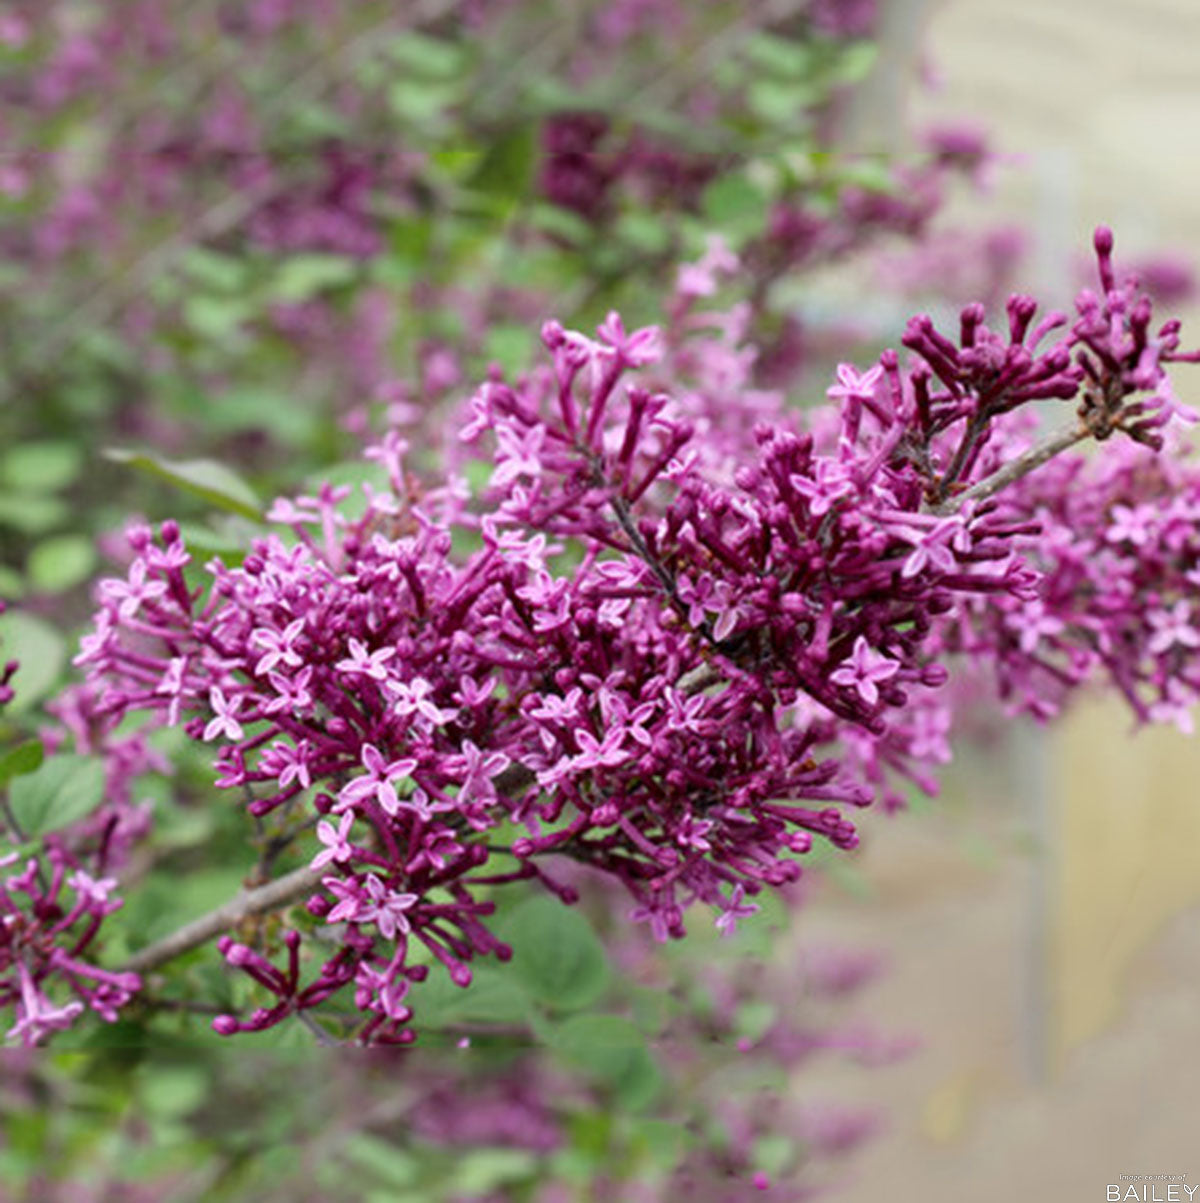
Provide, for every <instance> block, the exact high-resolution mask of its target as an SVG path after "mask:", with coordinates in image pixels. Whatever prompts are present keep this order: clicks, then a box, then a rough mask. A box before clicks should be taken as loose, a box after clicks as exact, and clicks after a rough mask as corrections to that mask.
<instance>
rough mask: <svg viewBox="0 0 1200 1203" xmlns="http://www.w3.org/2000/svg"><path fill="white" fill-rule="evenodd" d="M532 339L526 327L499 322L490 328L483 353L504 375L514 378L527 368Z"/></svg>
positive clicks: (484, 341)
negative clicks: (495, 363) (497, 365)
mask: <svg viewBox="0 0 1200 1203" xmlns="http://www.w3.org/2000/svg"><path fill="white" fill-rule="evenodd" d="M533 346H534V338H533V334H532V332H531V331H530V329H529V327H528V326H523V325H517V324H514V323H506V322H501V323H499V324H497V325H495V326H492V327H491V328H490V329H489V330H488V332H487V334H486V335H485V336H484V340H483V352H484V354H485V355H486V356H487V357H488V359H494V360H496V362H497V363H499V365H500V366H501V367H502V368H503V369H504V371H505V373H506V374H508V375H510V376H515V375H517V373H519V372H521V371H523V370H524V369H525V368H527V367H528V366H529V360H530V357H531V355H532V353H533Z"/></svg>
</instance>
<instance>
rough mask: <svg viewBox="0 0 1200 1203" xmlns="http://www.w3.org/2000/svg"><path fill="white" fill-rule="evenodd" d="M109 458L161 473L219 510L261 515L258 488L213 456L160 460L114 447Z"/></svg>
mask: <svg viewBox="0 0 1200 1203" xmlns="http://www.w3.org/2000/svg"><path fill="white" fill-rule="evenodd" d="M104 456H105V458H106V459H110V460H112V461H113V462H114V463H118V464H128V465H129V466H130V467H131V468H137V469H138V470H139V471H141V472H145V473H147V474H148V475H150V476H157V477H158V479H159V480H165V481H166V482H167V483H168V484H171V485H174V486H175V487H176V488H177V489H183V490H184V491H185V492H188V493H193V494H195V495H196V496H197V497H201V498H203V499H204V500H205V501H207V502H208V503H209V504H210V505H214V506H216V507H217V508H218V509H223V510H229V511H231V512H232V513H235V514H241V515H242V516H243V517H244V518H256V519H257V518H260V517H261V509H262V506H261V503H260V502H259V500H258V498H257V497H256V496H255V495H254V490H253V489H251V488H250V486H249V485H248V484H246V482H245V481H244V480H242V478H241V477H240V476H238V474H237V473H236V472H234V471H233V469H232V468H227V467H226V466H225V465H224V464H220V463H217V461H216V460H210V459H190V460H169V459H159V458H157V457H155V456H152V455H147V454H145V453H144V452H140V451H126V450H124V449H122V448H119V447H110V448H109V449H108V450H106V451H105V452H104Z"/></svg>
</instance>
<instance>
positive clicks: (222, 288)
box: [181, 246, 248, 292]
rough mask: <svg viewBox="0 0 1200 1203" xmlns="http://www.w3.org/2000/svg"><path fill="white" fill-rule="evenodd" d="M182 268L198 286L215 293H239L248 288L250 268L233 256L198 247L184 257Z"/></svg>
mask: <svg viewBox="0 0 1200 1203" xmlns="http://www.w3.org/2000/svg"><path fill="white" fill-rule="evenodd" d="M181 267H182V268H183V270H184V272H185V273H186V274H187V275H188V276H189V277H190V278H191V279H192V280H194V281H195V282H196V283H197V284H201V285H203V286H204V287H205V288H210V289H212V290H213V291H214V292H239V291H240V290H241V289H243V288H245V286H246V279H247V271H248V266H247V264H246V263H245V261H244V260H242V259H238V258H236V257H235V256H233V255H223V254H221V253H220V252H218V251H210V250H209V249H208V248H207V247H201V246H196V247H192V248H191V250H189V251H188V252H187V254H185V255H184V256H183V259H182V261H181Z"/></svg>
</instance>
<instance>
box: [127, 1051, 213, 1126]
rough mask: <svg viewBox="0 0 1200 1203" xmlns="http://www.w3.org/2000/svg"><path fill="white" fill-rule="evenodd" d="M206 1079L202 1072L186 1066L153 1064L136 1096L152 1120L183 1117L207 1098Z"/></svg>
mask: <svg viewBox="0 0 1200 1203" xmlns="http://www.w3.org/2000/svg"><path fill="white" fill-rule="evenodd" d="M209 1086H210V1083H209V1077H208V1074H207V1073H205V1072H204V1070H203V1069H200V1068H198V1067H193V1066H187V1065H162V1064H156V1065H155V1066H154V1067H153V1069H152V1070H147V1071H146V1073H145V1076H144V1077H143V1079H142V1083H141V1088H140V1090H139V1092H138V1093H139V1095H140V1099H141V1103H142V1106H143V1108H144V1109H145V1110H146V1111H147V1112H149V1113H150V1114H151V1115H153V1116H159V1117H162V1116H171V1117H175V1116H184V1115H187V1114H188V1113H189V1112H191V1111H195V1109H196V1108H197V1107H199V1106H200V1104H201V1103H203V1102H204V1100H205V1098H206V1097H207V1096H208V1091H209Z"/></svg>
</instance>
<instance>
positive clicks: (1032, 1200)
mask: <svg viewBox="0 0 1200 1203" xmlns="http://www.w3.org/2000/svg"><path fill="white" fill-rule="evenodd" d="M914 8H915V9H916V10H924V15H923V18H922V21H924V22H928V30H929V38H928V43H929V45H930V46H931V49H932V55H931V60H932V62H933V63H934V64H935V66H936V68H937V70H938V73H939V74H940V75H941V77H942V81H943V86H942V89H941V90H940V91H939V92H934V93H929V92H924V93H922V92H921V91H920V88H919V86H918V85H917V84H915V83H914V80H913V74H914V73H913V71H912V70H911V64H907V65H906V64H905V63H903V62H899V63H897V64H896V65H895V66H894V69H893V70H891V72H890V73H888V72H885V73H884V88H885V89H888V88H890V89H891V96H892V99H893V101H895V100H896V99H897V98H898V99H899V100H900V101H902V103H893V104H891V105H890V107H889V105H888V104H887V103H886V102H885V103H884V105H883V106H882V107H880V108H878V109H877V110H876V114H877V117H876V119H875V121H874V123H873V124H871V123H869V122H868V123H867V125H868V126H869V134H868V136H867V141H868V142H869V141H870V136H871V135H873V136H874V137H875V138H876V139H877V140H878V141H879V142H880V144H886V142H887V140H888V138H889V137H890V136H891V134H892V132H893V130H894V129H898V128H900V124H901V121H902V119H903V114H902V110H903V108H904V107H905V106H907V111H908V114H909V116H910V117H915V118H916V119H918V120H920V119H925V120H930V119H937V118H945V117H954V118H963V117H970V116H973V117H975V118H977V119H978V120H979V121H980V122H981V123H983V124H984V125H985V126H987V127H988V128H990V129H991V130H992V131H994V133H995V134H996V135H997V139H998V141H999V143H1000V145H1001V146H1002V147H1003V148H1004V149H1006V150H1011V151H1018V152H1022V153H1023V155H1024V156H1025V166H1024V168H1023V169H1022V170H1021V171H1020V172H1016V171H1014V172H1013V173H1011V174H1010V175H1009V176H1008V177H1007V178H1006V179H1005V180H1004V181H1003V182H1002V183H1001V185H1000V188H999V191H998V194H997V197H996V200H995V202H994V204H993V207H992V212H993V213H995V214H998V215H999V214H1005V213H1007V214H1017V215H1020V216H1021V217H1022V219H1023V220H1026V221H1028V222H1029V223H1031V224H1032V226H1033V228H1034V229H1035V231H1036V232H1037V234H1038V243H1039V245H1038V247H1037V248H1036V251H1035V257H1034V265H1033V271H1034V275H1035V279H1034V280H1033V281H1032V282H1031V283H1032V284H1033V285H1034V286H1035V287H1036V285H1037V284H1038V283H1039V282H1040V281H1049V280H1055V279H1058V280H1060V281H1061V279H1062V277H1063V269H1064V266H1065V265H1066V263H1067V262H1068V261H1069V259H1068V252H1067V251H1065V250H1064V249H1063V248H1083V247H1086V246H1087V243H1088V239H1089V236H1090V231H1091V228H1092V226H1093V225H1094V224H1096V223H1097V222H1101V221H1104V222H1108V223H1110V224H1112V225H1113V226H1114V227H1115V228H1116V229H1117V231H1118V252H1120V250H1121V249H1122V248H1124V249H1125V250H1127V251H1129V252H1132V253H1134V254H1143V253H1149V252H1154V251H1160V250H1163V249H1168V248H1174V249H1177V250H1179V251H1182V252H1183V253H1184V254H1185V255H1186V256H1187V257H1188V258H1189V259H1190V261H1191V263H1192V265H1193V267H1200V156H1198V155H1197V153H1196V152H1197V150H1200V0H1121V2H1120V3H1118V2H1117V0H944V2H943V3H940V4H922V3H920V2H916V3H914ZM919 24H920V22H916V21H910V22H909V23H908V27H907V29H906V28H904V27H903V26H900V27H898V28H897V29H896V30H895V31H893V33H894V36H893V37H891V38H889V44H890V45H893V46H903V45H904V44H905V43H906V42H907V43H908V44H916V42H917V39H918V37H919V35H920V29H919V27H918V26H919ZM889 112H890V113H891V114H892V116H891V118H890V119H889ZM960 211H961V212H962V214H963V216H964V218H965V217H966V215H967V214H968V212H970V213H971V214H973V215H977V212H978V206H977V205H972V206H970V207H969V208H968V207H963V208H962V209H961V210H960ZM1059 291H1060V293H1061V288H1060V290H1059ZM1198 316H1200V314H1197V312H1196V310H1195V309H1194V308H1193V309H1192V310H1191V311H1190V313H1189V314H1186V315H1185V318H1186V317H1190V319H1191V320H1190V321H1189V322H1188V323H1187V324H1186V325H1185V333H1186V331H1187V330H1188V328H1189V327H1190V329H1191V331H1192V332H1193V336H1194V337H1195V335H1196V333H1200V321H1197V320H1196V319H1197V317H1198ZM1198 377H1200V373H1197V372H1196V371H1195V370H1193V372H1192V374H1191V375H1190V376H1189V375H1185V374H1183V373H1181V374H1180V375H1179V377H1178V381H1179V391H1180V393H1181V395H1183V396H1185V397H1188V396H1189V395H1190V397H1192V398H1194V397H1195V396H1196V395H1197V393H1200V378H1198ZM1127 730H1128V724H1127V721H1126V719H1125V717H1124V716H1122V715H1120V714H1116V713H1115V712H1112V711H1108V712H1105V711H1096V712H1086V713H1084V714H1082V715H1079V716H1077V717H1076V718H1075V719H1074V720H1073V721H1072V722H1071V723H1070V724H1069V726H1068V728H1067V730H1066V731H1065V732H1064V733H1061V734H1060V735H1059V736H1058V737H1057V738H1056V739H1055V740H1054V741H1053V742H1040V741H1039V740H1038V739H1036V738H1032V739H1030V738H1027V737H1018V738H1019V739H1020V738H1024V739H1025V742H1024V743H1021V744H1019V745H1018V755H1017V757H1016V768H1015V769H1013V768H1010V769H1009V770H1008V771H1007V775H1002V774H999V772H998V770H997V771H994V772H993V773H992V774H990V777H989V780H988V781H987V784H986V787H984V788H981V785H983V777H984V773H983V771H982V770H981V771H978V772H977V773H976V775H975V780H974V782H965V783H960V785H959V787H958V789H957V791H956V792H957V793H959V794H961V795H962V796H970V797H972V799H973V801H972V803H971V805H970V807H969V808H968V807H966V806H965V804H960V805H959V806H957V807H955V806H953V805H951V804H947V806H946V807H945V808H944V809H943V810H941V811H940V812H939V813H936V814H933V815H924V816H914V817H909V818H906V819H903V820H900V821H898V822H895V823H888V822H883V823H880V822H878V821H877V822H876V823H874V824H873V825H869V827H870V830H871V831H872V833H873V836H872V842H871V846H870V847H868V849H867V850H866V853H865V855H864V856H863V858H862V861H861V866H862V872H863V876H864V879H865V880H866V881H867V882H868V883H869V886H870V890H871V896H870V897H869V898H866V899H855V898H853V897H851V896H849V895H843V896H840V897H838V898H835V899H834V900H832V901H830V900H826V901H825V902H824V903H823V904H821V905H818V906H816V907H814V908H813V909H812V910H811V911H810V912H809V914H808V915H806V916H805V918H806V923H805V924H804V929H805V932H806V938H807V939H808V940H810V941H812V940H815V941H817V942H821V941H823V940H844V941H846V942H848V943H853V944H855V945H859V946H868V947H877V948H880V949H882V950H884V951H885V952H886V953H887V955H888V956H889V958H890V961H891V971H890V973H889V974H888V975H887V976H886V977H885V978H883V979H882V980H881V981H880V982H879V983H878V984H876V985H874V986H873V987H871V988H870V989H869V991H868V992H867V993H866V994H865V995H864V997H863V998H862V1000H861V1005H860V1007H859V1008H858V1010H859V1012H860V1013H861V1014H862V1015H864V1016H867V1017H869V1018H870V1019H871V1020H873V1021H874V1022H875V1023H877V1024H879V1025H880V1026H884V1027H890V1028H892V1029H893V1030H900V1031H916V1032H919V1033H921V1034H922V1035H923V1036H924V1039H925V1042H926V1043H925V1048H924V1050H923V1051H922V1052H920V1053H918V1054H917V1055H916V1056H914V1057H913V1058H912V1059H911V1060H909V1061H908V1062H906V1063H904V1064H902V1065H900V1066H895V1067H892V1068H888V1069H881V1070H873V1071H868V1070H863V1069H857V1068H856V1069H852V1070H843V1069H839V1068H822V1067H819V1066H818V1067H814V1070H813V1071H812V1072H811V1073H807V1074H806V1075H805V1081H806V1083H807V1084H808V1091H807V1092H808V1093H810V1094H812V1093H820V1092H821V1090H822V1089H824V1090H825V1091H826V1092H827V1093H828V1094H829V1095H830V1096H832V1097H834V1098H841V1099H844V1100H846V1101H850V1102H861V1101H863V1100H866V1099H870V1098H874V1099H876V1100H878V1101H879V1102H880V1103H881V1104H882V1105H883V1106H885V1107H886V1108H887V1110H888V1111H889V1112H890V1114H891V1127H890V1130H889V1132H888V1134H887V1135H886V1136H885V1137H883V1138H882V1139H880V1140H878V1141H877V1142H876V1143H875V1144H874V1145H872V1146H871V1147H870V1148H869V1149H868V1150H867V1151H866V1152H865V1153H864V1154H862V1155H861V1156H860V1157H856V1158H855V1160H854V1163H853V1164H854V1169H853V1173H854V1175H855V1180H854V1183H853V1184H852V1185H851V1186H849V1187H848V1188H847V1189H846V1190H845V1191H844V1192H843V1193H841V1194H839V1195H837V1196H836V1197H837V1198H838V1199H841V1200H844V1201H845V1203H867V1201H873V1200H886V1201H888V1203H951V1201H955V1203H957V1201H959V1200H966V1201H970V1203H1017V1201H1020V1203H1042V1201H1043V1200H1046V1201H1049V1200H1056V1201H1062V1203H1076V1201H1078V1203H1090V1201H1091V1200H1101V1199H1104V1198H1105V1197H1106V1187H1107V1185H1108V1184H1109V1183H1116V1182H1119V1181H1120V1177H1119V1176H1120V1175H1122V1174H1126V1175H1131V1174H1186V1175H1187V1180H1188V1182H1189V1183H1191V1184H1195V1183H1196V1182H1198V1181H1200V796H1197V795H1200V790H1197V789H1196V787H1195V782H1196V781H1197V780H1198V779H1200V747H1197V745H1196V744H1194V743H1193V744H1190V745H1189V744H1187V743H1185V742H1183V741H1182V740H1181V739H1180V738H1178V737H1175V736H1174V734H1173V733H1152V735H1151V736H1150V737H1149V738H1146V737H1142V738H1139V739H1138V740H1137V741H1136V742H1135V743H1134V744H1133V745H1132V746H1131V745H1129V744H1127V743H1126V742H1125V737H1126V735H1127ZM1036 848H1041V849H1042V850H1043V853H1044V855H1043V856H1042V858H1041V859H1040V860H1039V858H1038V856H1037V855H1036V854H1035V853H1034V852H1033V851H1032V850H1033V849H1036ZM1139 1185H1140V1184H1139ZM1159 1190H1160V1194H1159V1196H1158V1197H1159V1198H1166V1197H1167V1196H1166V1193H1165V1190H1163V1188H1162V1187H1161V1186H1160V1188H1159ZM1147 1197H1148V1198H1149V1197H1152V1196H1151V1195H1149V1194H1148V1195H1147ZM1185 1197H1186V1196H1185ZM1197 1197H1198V1198H1200V1194H1198V1195H1197Z"/></svg>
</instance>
